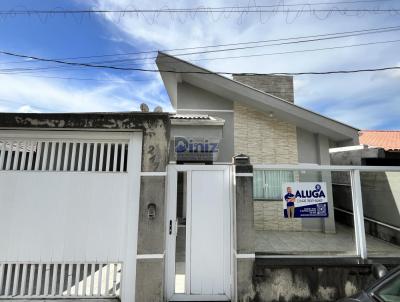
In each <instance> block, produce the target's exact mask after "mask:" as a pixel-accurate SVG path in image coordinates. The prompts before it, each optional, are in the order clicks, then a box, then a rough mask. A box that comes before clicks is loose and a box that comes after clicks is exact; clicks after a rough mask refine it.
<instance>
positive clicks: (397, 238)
mask: <svg viewBox="0 0 400 302" xmlns="http://www.w3.org/2000/svg"><path fill="white" fill-rule="evenodd" d="M359 140H360V145H356V146H350V147H342V148H331V149H330V156H331V162H332V164H333V165H357V166H400V131H383V130H362V131H360V132H359ZM335 176H336V177H335V179H333V193H334V194H336V196H337V197H338V198H337V200H338V203H337V208H336V210H337V211H336V212H337V214H336V215H337V218H338V220H341V221H345V222H347V223H350V224H351V223H352V222H351V221H352V217H351V215H352V213H353V206H352V200H351V193H350V191H351V186H350V183H349V182H348V178H346V177H345V176H344V175H343V174H341V175H340V174H336V175H335ZM361 188H362V195H363V210H364V215H365V217H366V219H365V228H366V232H367V233H368V234H370V235H372V236H374V237H377V238H380V239H382V240H385V241H388V242H391V243H392V244H396V245H400V232H399V230H400V172H373V171H368V172H367V171H366V172H361Z"/></svg>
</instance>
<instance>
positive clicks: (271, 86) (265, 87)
mask: <svg viewBox="0 0 400 302" xmlns="http://www.w3.org/2000/svg"><path fill="white" fill-rule="evenodd" d="M233 79H234V80H235V81H238V82H240V83H243V84H245V85H247V86H250V87H253V88H255V89H258V90H261V91H264V92H266V93H269V94H272V95H274V96H277V97H278V98H281V99H284V100H286V101H289V102H292V103H294V91H293V77H292V76H280V75H235V74H234V75H233Z"/></svg>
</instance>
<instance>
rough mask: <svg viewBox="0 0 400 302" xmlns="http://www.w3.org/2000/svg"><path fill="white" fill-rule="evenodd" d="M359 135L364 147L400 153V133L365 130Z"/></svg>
mask: <svg viewBox="0 0 400 302" xmlns="http://www.w3.org/2000/svg"><path fill="white" fill-rule="evenodd" d="M358 135H359V138H360V144H362V145H368V146H370V147H380V148H383V149H385V150H386V151H400V131H383V130H381V131H380V130H363V131H360V132H359V134H358Z"/></svg>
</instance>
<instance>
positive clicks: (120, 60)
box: [91, 27, 400, 63]
mask: <svg viewBox="0 0 400 302" xmlns="http://www.w3.org/2000/svg"><path fill="white" fill-rule="evenodd" d="M398 30H400V27H399V28H396V29H391V30H386V31H375V32H366V33H359V34H349V35H342V36H334V37H325V38H317V39H308V40H299V41H290V42H282V43H273V44H266V45H255V46H245V47H235V48H224V49H215V50H205V51H195V52H186V53H177V54H172V55H174V56H190V55H199V54H208V53H217V52H226V51H237V50H247V49H255V48H263V47H270V46H282V45H291V44H301V43H310V42H318V41H326V40H332V39H339V38H347V37H354V36H361V35H367V34H374V33H386V32H391V31H398ZM361 45H369V44H368V43H365V44H361ZM350 46H360V45H350ZM346 47H349V46H346ZM324 49H325V48H321V49H320V50H324ZM287 53H292V52H287ZM277 54H280V53H277ZM251 56H252V55H249V57H251ZM239 57H240V56H239ZM156 58H157V57H156V56H153V57H147V58H134V59H117V60H109V61H100V62H99V61H98V62H91V63H114V62H127V61H129V62H131V61H134V62H137V61H145V60H153V59H156ZM225 58H234V57H225ZM218 59H221V58H218ZM198 60H200V61H201V60H213V59H212V58H211V59H208V58H204V59H198ZM195 61H197V60H195Z"/></svg>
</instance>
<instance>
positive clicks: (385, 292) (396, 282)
mask: <svg viewBox="0 0 400 302" xmlns="http://www.w3.org/2000/svg"><path fill="white" fill-rule="evenodd" d="M375 294H376V295H377V296H378V297H379V298H381V300H382V301H385V302H398V301H400V274H397V276H395V277H394V278H393V279H392V280H390V281H389V282H388V283H387V284H385V285H384V286H383V287H382V288H380V289H379V290H378V291H377V292H376V293H375Z"/></svg>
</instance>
